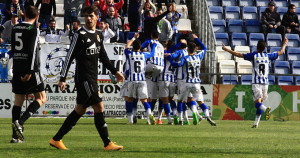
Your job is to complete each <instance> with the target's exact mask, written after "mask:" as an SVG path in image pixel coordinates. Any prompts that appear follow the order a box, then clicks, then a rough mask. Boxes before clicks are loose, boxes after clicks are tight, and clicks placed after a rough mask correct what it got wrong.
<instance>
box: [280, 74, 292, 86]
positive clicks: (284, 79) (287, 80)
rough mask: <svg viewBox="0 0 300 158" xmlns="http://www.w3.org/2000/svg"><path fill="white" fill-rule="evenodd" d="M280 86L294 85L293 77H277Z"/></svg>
mask: <svg viewBox="0 0 300 158" xmlns="http://www.w3.org/2000/svg"><path fill="white" fill-rule="evenodd" d="M277 83H278V85H294V78H293V76H278V77H277Z"/></svg>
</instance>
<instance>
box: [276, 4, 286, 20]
mask: <svg viewBox="0 0 300 158" xmlns="http://www.w3.org/2000/svg"><path fill="white" fill-rule="evenodd" d="M287 11H288V7H278V8H277V12H278V13H279V14H280V19H281V20H282V17H283V15H284V14H285V13H286V12H287Z"/></svg>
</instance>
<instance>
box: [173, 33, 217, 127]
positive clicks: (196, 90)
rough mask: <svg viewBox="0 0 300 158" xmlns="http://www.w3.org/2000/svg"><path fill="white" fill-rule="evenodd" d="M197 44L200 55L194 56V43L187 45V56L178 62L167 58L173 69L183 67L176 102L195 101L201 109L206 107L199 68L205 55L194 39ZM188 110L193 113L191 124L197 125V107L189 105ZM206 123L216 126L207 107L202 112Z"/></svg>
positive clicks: (200, 43)
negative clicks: (181, 81)
mask: <svg viewBox="0 0 300 158" xmlns="http://www.w3.org/2000/svg"><path fill="white" fill-rule="evenodd" d="M195 40H196V41H197V44H199V45H200V47H201V49H202V50H203V51H202V52H201V53H200V54H195V53H196V51H197V45H196V44H195V43H194V42H189V43H188V55H187V56H184V57H182V58H180V60H179V61H178V62H174V61H173V60H172V56H169V57H168V58H169V60H170V62H171V64H172V66H174V67H181V66H182V67H183V69H182V70H183V73H184V74H183V78H182V79H183V82H184V83H183V84H182V85H181V86H180V87H178V89H179V90H178V100H182V101H183V102H187V101H192V98H193V99H194V100H196V102H197V103H198V105H199V106H200V107H201V109H204V107H206V105H205V103H204V99H203V94H202V92H201V87H200V81H201V80H200V67H201V60H202V59H203V58H204V56H205V53H206V47H205V45H204V44H203V43H202V42H201V41H200V40H199V39H198V38H195ZM190 93H191V94H192V98H191V97H189V95H190ZM190 108H191V110H192V112H193V123H194V124H195V125H196V124H198V118H197V113H198V111H197V107H196V105H190ZM203 111H204V113H205V116H206V118H207V121H208V122H209V123H210V124H211V125H212V126H216V123H215V122H214V121H212V120H211V118H210V116H209V113H208V110H207V107H206V108H205V110H203Z"/></svg>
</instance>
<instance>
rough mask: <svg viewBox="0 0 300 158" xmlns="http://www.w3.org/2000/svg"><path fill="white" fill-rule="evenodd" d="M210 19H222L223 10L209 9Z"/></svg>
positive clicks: (215, 7)
mask: <svg viewBox="0 0 300 158" xmlns="http://www.w3.org/2000/svg"><path fill="white" fill-rule="evenodd" d="M209 12H210V18H211V19H219V20H220V19H223V8H222V7H219V6H210V7H209Z"/></svg>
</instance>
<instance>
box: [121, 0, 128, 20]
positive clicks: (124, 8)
mask: <svg viewBox="0 0 300 158" xmlns="http://www.w3.org/2000/svg"><path fill="white" fill-rule="evenodd" d="M127 5H128V0H124V5H123V7H122V10H123V13H122V16H123V17H127Z"/></svg>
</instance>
